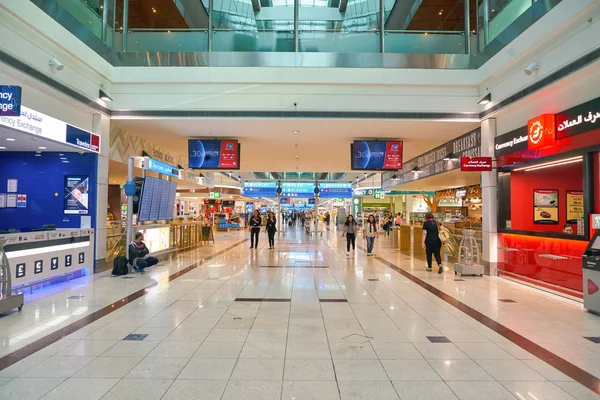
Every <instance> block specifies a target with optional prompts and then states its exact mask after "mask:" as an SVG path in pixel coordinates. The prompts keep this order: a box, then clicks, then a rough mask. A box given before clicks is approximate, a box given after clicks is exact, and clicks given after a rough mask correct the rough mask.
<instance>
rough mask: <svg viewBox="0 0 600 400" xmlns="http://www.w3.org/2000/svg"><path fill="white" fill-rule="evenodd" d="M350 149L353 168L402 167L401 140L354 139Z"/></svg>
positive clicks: (390, 168) (376, 169) (391, 168)
mask: <svg viewBox="0 0 600 400" xmlns="http://www.w3.org/2000/svg"><path fill="white" fill-rule="evenodd" d="M351 150H352V169H353V170H365V171H382V170H396V169H402V142H401V141H375V140H355V141H354V143H353V144H352V146H351Z"/></svg>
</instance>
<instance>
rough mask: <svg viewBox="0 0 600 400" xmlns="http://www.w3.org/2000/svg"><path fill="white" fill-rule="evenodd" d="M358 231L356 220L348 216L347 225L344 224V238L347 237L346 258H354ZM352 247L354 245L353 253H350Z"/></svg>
mask: <svg viewBox="0 0 600 400" xmlns="http://www.w3.org/2000/svg"><path fill="white" fill-rule="evenodd" d="M357 230H358V224H357V223H356V221H355V220H354V217H353V216H352V215H348V218H346V223H345V224H344V233H342V237H344V236H345V237H346V257H348V258H351V257H354V251H355V249H356V231H357ZM350 245H352V253H350Z"/></svg>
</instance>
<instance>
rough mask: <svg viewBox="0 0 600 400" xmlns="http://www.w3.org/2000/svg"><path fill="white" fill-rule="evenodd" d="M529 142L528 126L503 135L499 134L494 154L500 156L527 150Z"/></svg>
mask: <svg viewBox="0 0 600 400" xmlns="http://www.w3.org/2000/svg"><path fill="white" fill-rule="evenodd" d="M527 142H528V138H527V128H526V127H522V128H519V129H515V130H514V131H511V132H508V133H505V134H504V135H502V136H497V137H496V138H495V139H494V150H495V151H494V155H495V156H496V157H500V156H503V155H505V154H510V153H515V152H518V151H523V150H527Z"/></svg>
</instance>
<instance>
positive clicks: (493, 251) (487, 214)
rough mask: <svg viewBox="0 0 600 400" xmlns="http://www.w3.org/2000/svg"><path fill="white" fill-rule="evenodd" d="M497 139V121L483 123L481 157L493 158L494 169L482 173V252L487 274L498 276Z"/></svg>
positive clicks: (493, 119)
mask: <svg viewBox="0 0 600 400" xmlns="http://www.w3.org/2000/svg"><path fill="white" fill-rule="evenodd" d="M495 137H496V119H495V118H489V119H486V120H484V121H482V122H481V156H482V157H492V165H494V169H493V170H492V171H491V172H482V173H481V200H482V203H483V204H482V218H483V224H482V225H483V227H482V230H483V232H482V247H483V249H482V251H483V264H484V266H485V272H486V274H488V275H490V276H496V275H498V205H497V201H498V200H497V178H498V176H497V171H496V169H495V165H496V161H495V159H494V138H495Z"/></svg>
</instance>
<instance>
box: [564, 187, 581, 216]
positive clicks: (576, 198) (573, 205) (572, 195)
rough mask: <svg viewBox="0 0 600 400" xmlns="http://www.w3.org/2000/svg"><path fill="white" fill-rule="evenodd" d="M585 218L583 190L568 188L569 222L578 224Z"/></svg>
mask: <svg viewBox="0 0 600 400" xmlns="http://www.w3.org/2000/svg"><path fill="white" fill-rule="evenodd" d="M582 218H583V191H581V190H567V222H568V223H569V224H576V223H577V220H579V219H582Z"/></svg>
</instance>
